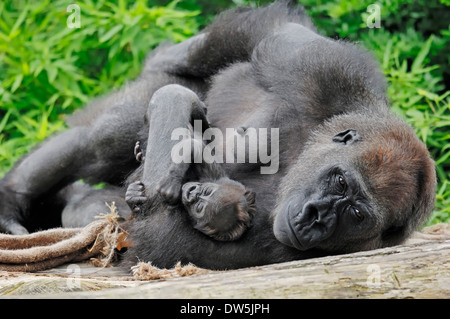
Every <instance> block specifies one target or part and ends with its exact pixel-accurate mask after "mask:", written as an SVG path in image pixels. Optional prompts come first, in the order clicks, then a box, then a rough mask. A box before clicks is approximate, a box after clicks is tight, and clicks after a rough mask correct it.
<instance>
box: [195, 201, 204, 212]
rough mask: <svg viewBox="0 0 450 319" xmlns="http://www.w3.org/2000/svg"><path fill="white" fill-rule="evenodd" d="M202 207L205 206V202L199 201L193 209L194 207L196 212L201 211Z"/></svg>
mask: <svg viewBox="0 0 450 319" xmlns="http://www.w3.org/2000/svg"><path fill="white" fill-rule="evenodd" d="M204 207H205V204H204V203H203V202H199V203H197V205H196V206H195V209H196V210H197V211H198V212H201V211H202V210H203V208H204Z"/></svg>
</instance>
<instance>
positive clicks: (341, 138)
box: [333, 129, 361, 145]
mask: <svg viewBox="0 0 450 319" xmlns="http://www.w3.org/2000/svg"><path fill="white" fill-rule="evenodd" d="M360 140H361V136H359V133H358V132H357V131H356V130H354V129H348V130H345V131H343V132H340V133H338V134H336V135H335V136H333V142H335V143H340V144H344V145H351V144H353V143H355V142H357V141H360Z"/></svg>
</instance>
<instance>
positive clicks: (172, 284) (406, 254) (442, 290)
mask: <svg viewBox="0 0 450 319" xmlns="http://www.w3.org/2000/svg"><path fill="white" fill-rule="evenodd" d="M419 239H420V238H419ZM449 261H450V238H448V237H447V236H442V235H438V236H434V235H426V236H425V238H422V239H420V240H417V238H416V239H414V240H412V241H410V242H409V244H406V245H401V246H395V247H390V248H384V249H378V250H373V251H366V252H358V253H353V254H346V255H338V256H328V257H323V258H315V259H308V260H302V261H293V262H287V263H281V264H273V265H267V266H262V267H252V268H246V269H240V270H231V271H211V272H209V273H207V274H203V275H194V276H190V277H181V278H170V279H164V280H154V281H149V282H142V281H130V279H131V278H130V277H123V276H122V275H125V276H126V275H127V274H126V273H123V272H120V271H117V270H116V271H110V272H111V274H110V276H108V275H105V273H103V274H102V272H101V271H98V272H97V274H96V272H95V268H94V269H92V267H91V268H89V267H87V266H84V267H85V269H87V271H86V272H87V274H86V275H81V276H80V277H79V278H78V280H79V282H78V285H76V286H75V288H70V287H68V284H67V282H68V278H66V277H67V275H66V276H65V277H64V276H63V275H61V274H57V271H56V273H55V271H51V272H45V273H40V274H24V276H26V277H25V278H28V279H26V280H25V279H24V277H22V276H20V275H18V277H17V278H16V282H15V283H13V282H11V278H9V286H8V285H6V286H5V281H2V278H3V277H2V273H1V272H0V295H3V296H8V297H30V294H34V295H31V296H36V297H39V298H120V299H123V298H187V299H192V298H450V263H449ZM61 269H62V268H61ZM113 270H114V268H113ZM52 272H53V273H52ZM4 275H5V276H7V275H8V274H4ZM33 276H35V277H34V280H33ZM111 276H112V277H111ZM117 276H122V277H117ZM69 279H70V278H69ZM6 282H8V280H7V281H6ZM42 285H45V287H47V288H44V287H43V286H42ZM69 286H70V285H69ZM15 287H16V288H15ZM52 289H54V290H53V291H52ZM36 294H37V295H36Z"/></svg>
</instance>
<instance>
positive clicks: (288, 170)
mask: <svg viewBox="0 0 450 319" xmlns="http://www.w3.org/2000/svg"><path fill="white" fill-rule="evenodd" d="M175 83H176V84H181V85H182V86H184V87H187V88H189V89H191V90H192V91H194V92H195V93H197V94H198V95H199V97H200V99H202V100H204V101H205V104H206V105H207V108H208V119H209V121H210V123H211V125H212V126H213V127H217V128H220V129H221V130H222V131H223V132H225V130H226V128H235V127H243V128H248V127H253V128H279V134H280V143H279V149H280V154H279V170H278V172H277V173H276V174H273V175H261V174H260V167H261V163H256V164H254V163H243V164H224V167H225V169H226V171H227V173H228V175H229V176H230V178H232V179H235V180H237V181H239V182H241V183H243V184H244V185H245V187H247V188H250V189H252V190H254V191H255V192H256V194H257V201H256V205H257V213H256V215H255V219H254V226H253V227H252V228H251V229H249V231H248V232H247V233H246V234H244V236H242V237H241V238H240V239H239V240H238V241H235V242H231V243H219V242H216V241H213V240H211V239H210V238H207V237H206V236H204V235H203V234H200V233H199V234H198V236H197V235H193V236H196V237H195V240H191V238H190V237H189V236H188V235H186V234H192V232H193V231H194V230H192V229H191V228H190V226H189V223H188V222H187V221H186V220H185V219H183V218H180V217H179V216H175V215H174V214H172V215H170V214H153V215H152V216H149V217H148V218H147V219H144V221H143V222H142V223H141V225H140V226H139V225H137V226H136V227H135V228H134V229H135V230H136V233H135V234H134V236H135V238H139V237H145V238H144V239H143V240H141V241H139V240H137V244H138V247H135V248H134V250H131V251H130V254H133V252H134V253H135V254H137V255H138V257H139V256H140V255H141V256H143V257H144V258H145V259H148V260H151V261H156V264H157V265H160V266H172V265H173V263H174V262H176V261H177V260H182V261H184V262H187V261H191V262H193V263H195V264H197V265H199V266H204V267H212V268H232V267H242V266H249V265H257V264H263V263H269V262H276V261H283V260H291V259H296V258H306V257H310V256H313V255H317V254H323V253H339V252H349V251H356V250H362V249H372V248H377V247H383V246H388V245H394V244H398V243H400V242H402V241H403V240H404V239H405V238H406V237H407V236H408V235H409V234H410V233H411V232H412V231H413V230H414V229H415V228H417V227H418V226H419V225H420V224H421V223H422V222H423V221H424V220H425V219H426V218H427V217H428V216H429V213H430V212H431V210H432V207H433V203H434V192H435V187H436V178H435V172H434V165H433V162H432V160H431V159H430V158H429V154H428V152H427V149H426V147H425V146H424V145H423V143H421V142H420V140H419V139H418V138H417V137H416V136H415V134H414V132H413V130H412V129H411V128H410V127H409V126H408V125H406V124H405V123H404V122H402V121H401V120H399V119H397V118H396V117H395V116H394V115H392V114H391V113H390V111H389V107H388V100H387V97H386V86H385V80H384V78H383V76H382V74H381V72H380V71H379V69H378V66H377V64H376V63H375V62H374V60H373V58H372V57H371V56H370V54H368V53H367V52H365V51H364V50H361V49H359V48H358V47H356V46H355V45H352V44H350V43H346V42H343V41H334V40H331V39H327V38H324V37H322V36H319V35H318V34H316V33H315V32H314V27H313V26H312V23H311V22H310V20H309V19H308V18H307V17H306V16H305V15H304V13H303V11H302V9H301V8H299V7H294V6H292V5H290V4H289V3H288V2H279V3H275V4H272V5H270V6H268V7H266V8H260V9H253V10H249V9H238V10H232V11H230V12H228V13H225V14H224V15H222V16H220V17H219V18H218V19H217V20H216V21H215V23H213V24H212V26H210V27H209V28H208V29H207V30H206V31H205V32H203V33H201V34H200V35H197V36H195V37H193V38H191V39H190V40H188V41H185V42H183V43H181V44H177V45H173V46H163V47H161V48H159V49H158V50H156V51H155V53H153V54H152V55H151V56H150V57H149V58H148V60H147V63H146V66H145V68H144V70H143V72H142V74H141V75H140V77H139V78H138V79H137V80H136V81H134V82H133V83H131V84H129V85H128V86H126V87H125V88H124V89H122V90H121V91H119V92H116V93H113V94H112V95H110V96H107V97H105V98H103V99H100V100H97V101H95V102H94V103H92V105H90V106H89V107H88V108H87V109H85V110H84V111H83V112H81V113H80V114H79V115H78V116H77V117H74V119H73V122H72V123H76V124H77V125H76V126H74V127H73V128H72V129H70V130H68V131H67V132H64V133H62V134H61V135H58V136H55V137H54V138H52V139H50V140H49V141H47V142H45V143H43V145H42V146H41V147H40V148H38V149H37V150H35V151H34V152H32V153H31V154H29V155H28V156H26V157H25V158H24V159H23V160H21V161H20V162H19V163H18V164H17V165H16V166H15V167H14V168H13V169H12V170H11V171H10V172H9V173H8V174H7V175H6V176H5V178H4V179H3V180H2V181H1V183H0V202H1V203H2V205H1V207H0V228H1V229H2V230H3V231H6V232H11V233H16V234H17V233H25V232H26V231H27V229H26V228H27V227H28V228H30V226H28V224H27V221H28V220H31V219H34V220H36V218H33V214H34V212H33V205H34V204H35V203H36V202H39V201H40V199H41V198H44V197H45V196H47V195H48V194H54V193H56V192H57V191H58V190H60V189H61V188H62V187H63V186H65V185H68V184H70V183H72V182H74V181H76V180H78V179H80V178H83V179H85V180H88V181H91V182H99V181H104V182H109V183H112V184H118V183H121V182H123V180H124V178H125V177H126V176H127V175H128V174H129V173H130V172H131V171H133V170H134V169H135V168H136V161H135V158H134V156H133V147H134V144H135V141H136V140H138V139H141V138H142V136H145V132H146V131H147V132H148V125H147V124H146V123H145V121H144V114H145V113H146V110H147V108H148V107H150V108H152V107H154V104H152V103H149V101H150V100H151V98H152V96H153V93H154V92H155V91H156V90H158V89H159V88H161V87H163V86H165V85H167V84H175ZM172 87H178V86H172ZM174 96H177V97H179V98H180V99H181V100H180V101H184V98H183V94H180V92H178V91H177V90H175V92H174ZM171 99H174V97H170V94H168V95H164V96H163V97H162V101H163V102H161V103H163V104H164V101H171ZM175 100H176V99H175ZM158 103H159V102H158ZM160 109H161V112H164V111H163V110H164V108H163V107H161V108H160ZM161 112H159V113H158V115H159V116H163V115H164V116H166V117H167V118H168V119H169V118H170V114H161ZM151 120H152V119H150V123H151ZM150 129H151V127H150ZM167 139H168V140H169V139H170V136H167ZM34 216H35V215H34ZM270 216H272V218H270ZM41 219H45V216H39V218H38V220H41ZM272 220H273V226H272V222H271V221H272ZM24 226H25V227H24ZM272 227H273V231H272ZM273 234H275V237H276V238H275V237H274V235H273ZM200 235H201V236H200ZM136 236H137V237H136ZM202 236H203V237H202ZM145 259H144V260H145ZM141 260H142V258H141Z"/></svg>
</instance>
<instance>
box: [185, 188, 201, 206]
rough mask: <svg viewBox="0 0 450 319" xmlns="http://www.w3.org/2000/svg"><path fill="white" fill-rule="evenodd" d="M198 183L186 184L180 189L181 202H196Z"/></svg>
mask: <svg viewBox="0 0 450 319" xmlns="http://www.w3.org/2000/svg"><path fill="white" fill-rule="evenodd" d="M199 186H200V184H199V183H186V184H184V185H183V187H182V192H183V202H184V203H189V204H190V203H192V202H194V201H195V200H197V197H198V194H199Z"/></svg>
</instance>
